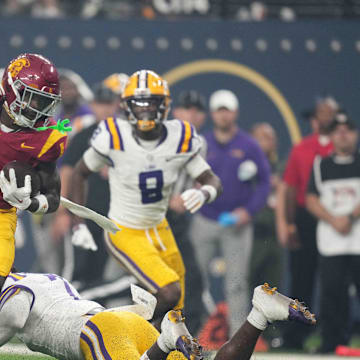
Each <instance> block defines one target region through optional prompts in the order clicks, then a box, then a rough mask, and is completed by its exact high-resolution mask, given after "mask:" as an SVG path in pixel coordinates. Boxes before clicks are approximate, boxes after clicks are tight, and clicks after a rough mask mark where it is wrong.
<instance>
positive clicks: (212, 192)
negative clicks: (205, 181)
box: [200, 185, 217, 203]
mask: <svg viewBox="0 0 360 360" xmlns="http://www.w3.org/2000/svg"><path fill="white" fill-rule="evenodd" d="M200 189H201V190H204V191H207V192H208V193H209V195H210V196H209V199H208V200H207V202H208V203H210V202H213V201H214V200H215V199H216V197H217V190H216V189H215V187H214V186H212V185H203V186H202V187H201V188H200Z"/></svg>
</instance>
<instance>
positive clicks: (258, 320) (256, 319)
mask: <svg viewBox="0 0 360 360" xmlns="http://www.w3.org/2000/svg"><path fill="white" fill-rule="evenodd" d="M247 321H248V322H249V323H250V324H251V325H252V326H254V327H256V328H257V329H259V330H265V329H266V328H267V326H268V321H267V319H266V317H265V315H264V314H263V313H262V312H261V311H259V310H258V309H256V308H255V307H253V308H252V309H251V311H250V314H249V315H248V317H247Z"/></svg>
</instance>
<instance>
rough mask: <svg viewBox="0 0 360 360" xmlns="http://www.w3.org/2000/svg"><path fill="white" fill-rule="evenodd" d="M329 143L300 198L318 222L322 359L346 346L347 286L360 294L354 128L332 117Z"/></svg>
mask: <svg viewBox="0 0 360 360" xmlns="http://www.w3.org/2000/svg"><path fill="white" fill-rule="evenodd" d="M330 138H331V141H332V142H333V144H334V152H333V154H332V156H329V157H326V158H323V159H320V158H317V159H315V161H314V167H313V171H312V175H311V178H310V182H309V185H308V190H307V197H306V205H307V208H308V209H309V211H310V212H311V213H312V214H313V215H314V216H315V217H316V218H317V219H318V220H319V221H318V225H317V235H316V240H317V248H318V251H319V253H320V284H321V285H320V304H321V305H320V309H321V314H320V316H321V329H322V337H323V343H322V346H321V348H320V349H319V352H323V353H329V352H333V351H334V350H335V349H336V347H337V345H346V343H347V342H348V334H347V331H348V322H349V314H348V312H349V306H348V287H349V284H350V282H353V283H354V284H355V285H356V287H357V290H358V294H360V277H359V273H360V242H359V238H360V218H359V217H360V155H359V152H358V150H357V142H358V130H357V128H356V125H355V122H353V121H352V120H351V119H350V118H349V117H348V115H347V114H345V113H339V114H337V115H336V116H335V119H334V121H333V123H332V124H331V126H330ZM305 265H306V264H305Z"/></svg>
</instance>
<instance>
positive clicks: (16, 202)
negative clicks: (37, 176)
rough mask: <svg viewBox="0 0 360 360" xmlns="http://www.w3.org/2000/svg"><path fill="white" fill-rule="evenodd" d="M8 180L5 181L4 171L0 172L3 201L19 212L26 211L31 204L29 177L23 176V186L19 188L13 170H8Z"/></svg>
mask: <svg viewBox="0 0 360 360" xmlns="http://www.w3.org/2000/svg"><path fill="white" fill-rule="evenodd" d="M9 179H10V180H7V179H6V177H5V173H4V171H1V173H0V189H1V191H2V193H3V199H4V200H5V201H6V202H8V203H9V204H10V205H12V206H15V207H16V208H17V209H19V210H26V209H27V208H28V207H29V206H30V204H31V199H30V194H31V176H30V175H26V176H25V179H24V186H23V187H20V188H19V187H18V186H17V181H16V175H15V170H14V169H10V170H9Z"/></svg>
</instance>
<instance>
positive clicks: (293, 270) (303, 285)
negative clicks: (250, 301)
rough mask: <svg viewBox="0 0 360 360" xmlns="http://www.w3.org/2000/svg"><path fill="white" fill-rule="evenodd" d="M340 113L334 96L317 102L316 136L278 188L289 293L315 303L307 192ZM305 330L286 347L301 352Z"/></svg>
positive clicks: (312, 222) (293, 159)
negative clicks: (287, 259) (287, 264)
mask: <svg viewBox="0 0 360 360" xmlns="http://www.w3.org/2000/svg"><path fill="white" fill-rule="evenodd" d="M337 110H338V105H337V103H336V102H335V100H334V99H333V98H331V97H327V98H324V99H321V100H319V101H318V103H317V105H316V109H315V118H314V120H313V121H315V119H316V121H317V124H318V126H315V127H314V126H313V129H314V130H317V131H318V132H317V133H315V132H314V133H313V134H311V135H309V136H307V137H305V138H304V139H303V140H302V141H301V142H300V143H299V144H297V145H295V146H294V147H293V148H292V150H291V153H290V156H289V159H288V161H287V164H286V169H285V173H284V176H283V181H282V182H281V184H280V186H279V187H278V195H277V196H278V201H277V207H276V222H277V232H278V240H279V241H280V244H281V245H282V246H283V247H285V248H287V249H288V250H289V266H290V293H291V296H293V297H295V298H302V299H304V301H305V302H306V303H307V304H311V303H312V300H313V299H312V298H313V290H314V281H315V275H316V268H317V259H318V252H317V249H316V219H315V218H314V217H313V216H312V215H311V214H310V213H309V212H308V211H307V210H306V208H305V193H306V188H307V184H308V181H309V177H310V173H311V169H312V165H313V161H314V158H315V156H317V155H320V156H327V155H329V154H330V153H331V151H332V149H333V147H332V144H331V142H330V138H329V136H328V135H329V126H330V124H331V122H332V120H333V118H334V115H335V114H336V112H337ZM308 334H309V332H308V329H307V328H306V327H302V326H299V327H293V326H292V324H289V329H288V330H287V331H286V332H285V336H284V344H283V346H284V347H285V348H291V349H302V347H303V343H304V340H305V337H306V336H307V335H308Z"/></svg>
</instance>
